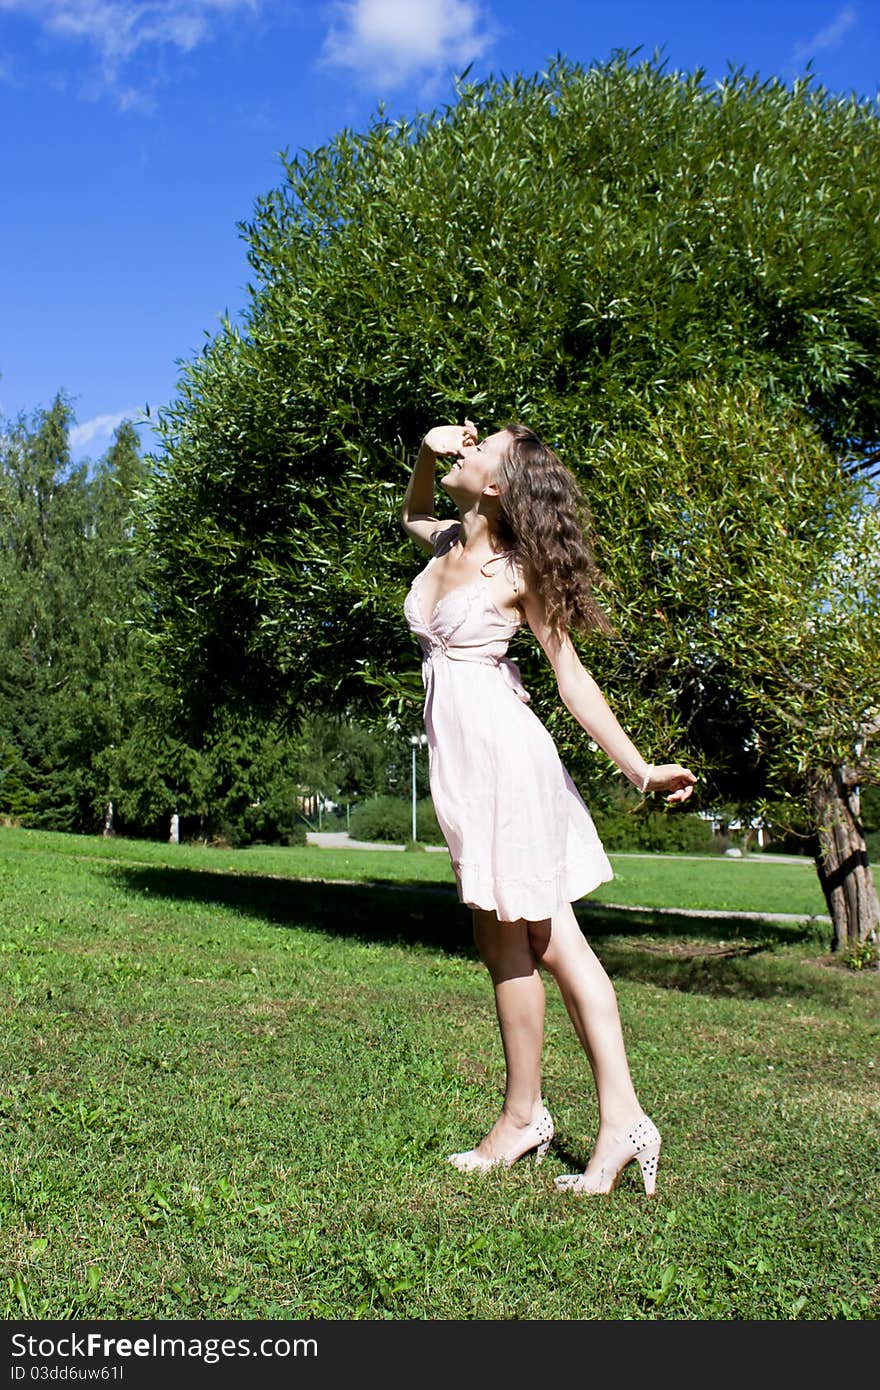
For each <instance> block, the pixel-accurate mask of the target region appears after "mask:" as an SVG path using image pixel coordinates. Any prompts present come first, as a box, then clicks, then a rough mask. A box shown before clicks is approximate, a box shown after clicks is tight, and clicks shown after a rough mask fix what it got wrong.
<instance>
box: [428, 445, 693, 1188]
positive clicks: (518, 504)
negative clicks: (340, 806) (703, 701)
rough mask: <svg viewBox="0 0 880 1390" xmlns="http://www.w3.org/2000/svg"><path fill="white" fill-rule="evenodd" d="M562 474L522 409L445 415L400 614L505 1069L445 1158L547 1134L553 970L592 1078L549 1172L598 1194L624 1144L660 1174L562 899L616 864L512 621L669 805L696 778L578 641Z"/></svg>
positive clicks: (475, 1163)
mask: <svg viewBox="0 0 880 1390" xmlns="http://www.w3.org/2000/svg"><path fill="white" fill-rule="evenodd" d="M438 456H443V457H449V458H451V460H452V462H451V464H450V466H449V468H448V471H447V472H446V473H445V475H444V476H443V477H442V478H441V480H440V486H441V487H442V488H443V489H444V491H445V492H446V493H447V494H448V496H449V497H451V498H452V500H453V501H454V503H455V505H456V507H457V509H458V519H457V520H455V521H451V520H445V521H439V520H438V519H437V518H436V517H435V516H434V514H433V513H434V480H435V470H436V461H437V458H438ZM582 515H583V499H582V497H581V494H580V491H579V489H578V485H577V482H576V480H575V478H574V477H573V475H572V474H571V473H570V472H569V471H568V469H566V468H565V467H564V466H563V465H562V464H561V463H560V461H559V459H558V458H557V457H556V455H555V454H554V453H553V451H552V450H551V449H550V448H548V446H547V445H546V444H544V443H543V442H542V440H541V439H539V437H538V436H537V435H536V434H535V433H534V432H533V431H532V430H530V429H527V428H526V427H525V426H523V425H509V426H507V428H506V429H503V430H499V431H498V432H497V433H495V434H491V435H489V436H488V437H487V438H485V439H483V440H481V441H479V442H478V440H477V431H476V427H475V426H474V425H473V424H472V423H471V422H470V421H466V422H465V424H464V425H463V426H460V425H441V426H438V427H437V428H435V429H432V430H430V431H429V433H428V434H427V435H426V436H425V439H424V441H423V443H422V446H421V448H420V450H419V454H418V458H417V459H416V464H415V467H414V469H413V473H412V476H411V478H410V481H409V485H408V487H407V490H406V496H405V498H404V502H403V509H402V512H401V522H402V525H403V528H404V530H405V531H406V532H407V533H408V534H409V535H410V536H412V537H413V539H414V540H415V541H416V542H417V543H418V544H419V545H420V546H421V548H422V549H423V550H425V551H427V552H430V553H431V555H432V558H431V560H429V562H428V564H427V565H426V566H425V568H424V569H423V570H422V571H421V573H420V574H418V575H417V576H416V578H415V581H414V582H413V585H412V587H411V589H410V591H409V593H408V594H407V597H406V602H405V604H404V614H405V616H406V620H407V623H408V625H409V627H410V629H411V630H412V632H413V633H414V634H415V636H416V637H417V639H418V641H419V644H420V646H421V649H422V656H423V661H422V679H423V682H424V685H425V711H424V717H425V727H426V730H427V734H428V763H429V776H430V785H431V796H432V799H433V802H434V807H435V809H436V812H437V819H438V821H439V823H440V827H441V829H442V831H443V834H444V837H445V839H446V842H447V845H448V847H449V853H450V856H451V859H452V865H453V869H454V871H455V876H456V881H457V886H458V894H459V898H460V899H461V901H462V902H463V903H465V904H466V905H467V906H469V907H470V908H471V909H472V912H473V923H474V939H475V942H476V945H477V948H478V950H479V953H480V956H481V959H482V960H483V962H484V963H485V965H486V966H487V968H488V970H489V973H490V975H491V978H492V983H493V986H494V991H495V1005H496V1010H497V1014H498V1022H499V1025H500V1029H501V1038H502V1043H503V1047H504V1057H505V1062H506V1068H507V1083H506V1089H505V1098H504V1105H503V1108H502V1111H501V1114H500V1116H499V1118H498V1120H497V1121H496V1123H495V1124H494V1125H493V1127H492V1129H491V1130H490V1131H489V1133H488V1134H487V1135H486V1136H485V1138H483V1139H482V1140H481V1141H480V1142H479V1143H478V1144H477V1146H476V1148H473V1149H469V1150H468V1151H467V1152H466V1153H458V1154H452V1155H451V1156H450V1162H452V1163H453V1164H455V1166H456V1167H458V1168H460V1169H463V1170H466V1171H470V1170H473V1169H486V1168H492V1167H495V1166H496V1165H499V1164H506V1165H508V1166H509V1165H510V1164H512V1163H514V1162H516V1160H517V1159H518V1158H521V1157H522V1156H523V1155H524V1154H527V1153H529V1152H531V1151H532V1150H534V1151H535V1153H536V1157H537V1160H538V1161H540V1160H541V1159H542V1158H543V1157H544V1155H545V1154H546V1152H547V1149H548V1147H549V1145H550V1141H551V1139H552V1137H553V1121H552V1120H551V1118H550V1115H549V1113H548V1111H547V1109H546V1107H545V1105H544V1102H543V1099H542V1095H541V1051H542V1044H543V1031H544V986H543V982H542V979H541V974H540V971H539V967H540V966H543V967H544V969H546V970H548V971H549V972H550V974H551V975H552V976H553V977H554V979H555V980H556V983H557V984H558V986H559V989H560V991H561V993H562V997H563V999H564V1001H565V1005H566V1008H567V1009H568V1012H569V1015H570V1017H571V1020H572V1023H573V1024H574V1028H575V1031H576V1033H577V1035H578V1038H579V1039H580V1041H581V1043H582V1045H583V1047H584V1050H585V1051H586V1054H587V1057H588V1058H589V1062H590V1066H591V1068H592V1071H593V1077H594V1080H595V1084H596V1090H597V1094H598V1102H599V1133H598V1136H597V1139H596V1144H595V1147H594V1150H593V1153H592V1156H591V1158H590V1161H589V1163H588V1164H587V1167H586V1170H585V1172H583V1173H582V1174H570V1175H567V1176H565V1177H560V1178H557V1179H556V1186H557V1187H558V1188H559V1189H561V1190H567V1191H569V1192H574V1193H600V1192H601V1193H605V1192H610V1191H611V1190H612V1189H613V1187H614V1184H615V1182H616V1181H617V1178H618V1176H619V1175H620V1173H621V1172H622V1171H623V1169H624V1168H625V1167H626V1166H627V1164H629V1163H630V1162H632V1161H633V1160H634V1159H635V1160H637V1161H638V1163H639V1165H640V1168H641V1171H642V1176H643V1178H644V1184H645V1191H646V1192H647V1193H652V1192H653V1191H654V1188H655V1182H656V1173H657V1161H658V1155H659V1152H660V1135H659V1133H658V1131H657V1129H656V1127H655V1125H654V1124H653V1122H652V1121H651V1120H650V1119H649V1118H648V1116H647V1115H646V1114H645V1113H644V1111H643V1109H642V1107H641V1105H640V1104H639V1101H638V1099H637V1097H636V1093H635V1090H634V1089H633V1083H632V1080H631V1078H630V1073H629V1066H628V1063H627V1058H626V1051H625V1048H624V1043H623V1035H622V1032H621V1027H620V1018H619V1014H618V1009H617V1000H616V997H615V994H614V990H613V988H612V985H611V982H610V980H609V979H608V976H607V975H606V974H605V971H604V970H603V968H602V966H601V965H600V963H599V961H598V960H597V958H596V956H595V955H594V954H593V952H592V950H591V949H590V947H589V945H588V944H587V942H586V940H585V938H584V936H583V935H582V933H581V930H580V928H579V926H578V923H577V919H576V917H575V915H574V912H573V911H572V907H571V904H572V902H573V901H575V900H576V899H578V898H581V897H583V896H584V894H586V893H589V892H591V891H592V890H593V889H594V888H596V887H597V886H598V884H600V883H603V882H605V881H606V880H608V879H610V878H612V877H613V873H612V869H611V865H610V864H609V862H608V858H607V856H606V854H605V851H604V850H603V848H602V845H601V842H600V840H599V837H598V835H597V833H596V829H595V826H594V825H593V821H592V819H591V817H590V814H589V811H588V810H587V808H586V806H585V805H584V803H583V801H582V800H581V797H580V796H579V794H578V792H577V789H576V788H575V786H574V783H573V782H572V780H571V777H570V776H569V774H568V772H567V770H566V768H565V767H564V766H563V764H562V763H561V761H560V759H559V755H558V753H557V750H556V746H555V744H554V742H553V740H552V738H551V736H550V734H549V733H548V731H547V729H546V728H545V727H544V725H543V724H542V723H541V721H540V720H539V719H538V718H537V717H536V716H535V714H534V713H533V712H532V711H531V710H530V709H529V708H528V701H529V696H528V694H527V693H526V691H525V690H524V689H523V686H522V681H521V679H520V674H519V671H518V669H517V667H516V666H515V664H514V663H513V662H512V661H510V660H509V659H508V658H507V656H506V651H507V645H508V642H509V640H510V638H511V637H512V636H513V634H514V633H515V632H516V630H517V628H518V627H519V626H520V625H521V622H522V620H523V619H525V621H526V622H527V623H528V625H529V627H530V628H531V630H532V632H534V634H535V636H536V637H537V639H538V641H539V643H540V644H541V647H542V648H543V650H544V652H545V653H546V656H547V659H548V660H549V662H550V664H551V666H552V667H553V670H554V672H555V675H556V681H557V685H558V689H559V695H560V698H561V700H562V702H563V704H565V706H566V707H567V708H568V709H569V710H570V711H571V713H572V714H573V715H574V717H575V719H577V721H578V723H579V724H581V725H582V727H583V728H584V729H585V730H586V732H587V733H588V734H589V735H590V737H591V738H592V739H594V740H595V741H596V743H598V744H599V746H600V747H601V748H602V749H604V751H605V752H606V753H607V754H608V756H609V757H610V758H612V759H613V761H614V762H615V763H616V764H617V765H618V767H619V768H620V770H621V771H622V772H623V773H624V775H625V776H627V777H628V778H629V779H630V781H632V782H633V783H634V784H635V785H636V786H637V787H639V788H640V790H641V791H642V792H643V793H649V792H657V791H666V792H667V793H668V795H667V797H666V800H667V801H668V802H670V803H681V802H684V801H686V800H687V798H688V797H689V796H690V794H691V790H692V787H693V784H694V782H695V781H696V778H695V777H694V774H693V773H692V772H689V771H688V769H687V768H684V767H681V766H679V764H678V763H667V764H664V765H663V766H659V767H655V766H653V765H651V764H649V763H647V762H646V761H645V759H644V758H643V757H642V755H641V754H640V753H639V751H638V749H637V748H636V747H635V745H634V744H633V743H631V742H630V740H629V738H628V737H627V735H626V734H625V732H624V731H623V729H622V728H621V726H620V724H619V723H618V722H617V720H616V718H615V716H614V714H613V713H612V711H611V709H610V707H609V706H608V704H607V703H606V701H605V699H604V697H603V695H602V692H601V691H600V689H599V687H598V686H597V685H596V683H595V681H594V680H593V679H592V677H591V676H590V675H589V674H588V672H587V671H586V670H585V669H584V667H583V666H582V664H581V662H580V660H579V659H578V656H577V653H576V651H575V649H574V646H573V645H572V642H571V639H570V637H569V635H568V634H569V630H570V629H572V628H575V629H577V628H580V629H584V630H587V629H589V628H591V627H598V628H599V629H601V630H603V631H609V630H610V627H609V624H608V620H607V618H606V617H605V615H604V614H603V613H602V610H601V608H600V607H599V606H598V604H597V603H596V602H595V600H594V598H593V596H592V589H591V582H592V581H593V580H594V579H595V578H596V571H595V565H594V561H593V556H592V552H591V550H590V547H589V545H588V543H587V540H586V538H585V535H584V531H583V527H582V524H581V521H580V519H579V518H580V517H581V516H582Z"/></svg>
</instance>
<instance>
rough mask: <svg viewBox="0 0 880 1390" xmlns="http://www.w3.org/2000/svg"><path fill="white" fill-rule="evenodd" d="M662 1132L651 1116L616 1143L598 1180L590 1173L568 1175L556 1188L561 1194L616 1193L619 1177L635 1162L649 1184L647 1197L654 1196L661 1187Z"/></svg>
mask: <svg viewBox="0 0 880 1390" xmlns="http://www.w3.org/2000/svg"><path fill="white" fill-rule="evenodd" d="M661 1142H662V1141H661V1139H660V1131H659V1130H658V1128H657V1126H656V1125H655V1124H654V1121H653V1120H650V1119H649V1118H648V1116H647V1115H643V1116H642V1118H641V1119H640V1120H639V1121H637V1123H636V1124H634V1125H633V1127H632V1129H629V1130H627V1131H626V1133H625V1134H622V1135H620V1136H619V1138H618V1139H616V1140H615V1143H614V1146H613V1147H612V1148H611V1150H610V1152H609V1154H608V1157H607V1158H606V1160H605V1162H604V1163H603V1165H602V1167H601V1168H600V1170H599V1175H598V1177H591V1178H588V1177H587V1175H586V1173H565V1174H564V1175H563V1176H562V1177H559V1178H556V1179H554V1186H555V1187H557V1188H558V1189H559V1191H560V1192H576V1193H589V1194H591V1195H594V1196H595V1195H602V1196H606V1195H607V1194H608V1193H610V1192H613V1191H614V1188H615V1185H616V1183H617V1180H618V1178H619V1177H620V1175H621V1173H622V1172H623V1170H624V1168H626V1167H627V1165H628V1164H630V1163H632V1161H633V1159H636V1160H637V1161H638V1165H639V1168H640V1169H641V1172H642V1181H643V1182H644V1184H645V1194H646V1195H647V1196H648V1197H653V1195H654V1189H655V1188H656V1186H657V1165H658V1163H659V1161H660V1144H661Z"/></svg>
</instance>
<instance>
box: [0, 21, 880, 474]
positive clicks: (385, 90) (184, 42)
mask: <svg viewBox="0 0 880 1390" xmlns="http://www.w3.org/2000/svg"><path fill="white" fill-rule="evenodd" d="M639 45H641V46H642V48H643V52H644V54H645V55H646V56H650V55H651V54H652V53H653V52H654V50H655V49H662V52H663V56H664V57H665V58H666V60H667V63H668V66H669V67H670V68H672V69H676V68H677V69H681V70H685V71H692V70H693V69H694V68H696V67H702V68H703V69H705V72H706V80H707V81H715V80H717V79H720V78H722V77H723V76H724V74H725V73H726V72H727V70H728V67H729V65H734V66H744V67H745V68H746V69H747V71H748V72H750V73H753V72H757V73H759V74H760V75H761V76H762V77H764V78H766V77H772V76H776V77H779V78H781V79H782V80H783V81H784V82H786V83H790V82H791V81H792V80H793V79H794V78H795V77H796V76H798V75H800V74H803V73H804V72H805V70H806V68H807V65H808V64H811V66H812V70H813V71H814V72H815V74H816V78H817V80H818V81H820V82H821V83H822V84H823V85H824V86H826V87H827V88H828V89H829V90H831V91H833V92H840V93H844V94H848V93H850V92H856V93H857V94H858V95H859V96H863V97H870V98H875V97H876V96H877V93H878V88H880V3H878V0H852V3H840V2H839V0H831V2H830V3H824V0H739V3H737V4H729V3H724V4H721V3H713V0H702V3H694V0H677V3H673V2H671V0H665V2H664V0H650V2H649V0H618V3H616V4H613V5H607V4H605V3H603V2H602V0H330V2H329V3H323V2H322V0H312V3H299V4H297V3H283V0H0V130H2V131H3V136H2V141H0V198H2V205H3V215H2V218H0V416H6V417H11V416H15V415H17V414H18V412H19V411H25V412H27V413H30V412H31V411H33V410H34V409H36V408H38V407H40V406H44V405H48V404H49V403H50V401H51V400H52V398H53V396H54V394H55V392H56V391H57V390H58V389H59V388H61V389H64V390H66V391H67V392H69V393H70V395H71V396H72V397H73V398H74V402H75V409H76V415H77V427H76V429H75V431H74V433H73V436H72V443H73V449H74V456H75V457H77V458H81V457H83V456H91V457H98V456H100V454H102V453H103V452H104V450H105V449H106V448H107V445H108V444H109V442H110V439H111V436H112V430H113V428H114V426H115V425H116V423H118V421H119V420H120V419H121V418H123V417H126V416H127V417H130V418H131V417H134V418H137V417H139V416H140V415H142V412H143V409H144V406H145V404H147V403H149V405H150V407H151V409H152V410H153V411H155V410H156V409H157V408H158V407H160V406H161V405H162V404H164V403H165V402H167V401H168V400H170V399H171V398H172V397H173V396H174V393H175V389H176V383H177V380H178V376H179V371H180V363H181V362H182V361H185V360H186V359H188V358H190V357H191V356H192V355H193V354H194V353H197V352H199V351H200V349H201V348H202V346H203V345H204V343H205V341H206V335H212V334H213V333H214V332H215V331H216V330H217V327H218V323H219V319H220V317H221V316H222V315H223V313H224V312H226V311H228V312H229V314H230V315H231V316H232V317H233V318H235V317H236V315H237V314H238V313H239V311H240V310H242V309H243V308H244V306H245V304H246V301H247V293H246V284H247V280H248V271H249V268H248V266H247V262H246V260H245V256H244V251H243V247H242V244H241V241H240V239H239V235H238V231H237V227H236V223H237V222H238V221H240V220H243V219H247V218H248V217H249V216H250V213H251V210H252V207H253V203H254V199H255V198H256V197H257V196H258V195H259V194H260V193H262V192H265V191H266V190H267V189H269V188H271V187H273V186H274V185H276V184H277V183H278V182H279V175H280V166H279V164H278V158H277V155H278V151H279V150H281V149H283V148H285V147H286V148H289V149H290V150H291V151H295V150H298V149H310V148H314V147H315V146H317V145H321V144H324V143H326V142H327V141H328V140H330V139H331V138H332V136H333V135H334V133H335V132H336V131H338V130H339V129H341V128H342V127H343V126H352V127H354V128H356V129H361V128H364V127H365V126H366V125H367V124H368V123H369V121H370V119H371V117H372V115H373V114H374V113H375V111H376V108H377V105H378V103H379V102H380V101H382V102H384V103H385V107H386V111H387V113H388V114H389V115H392V116H397V115H412V114H415V113H416V112H417V111H421V110H426V109H430V108H432V107H434V106H437V105H442V104H444V103H445V102H446V101H447V100H449V99H450V98H451V96H452V90H453V89H452V76H453V74H455V73H456V72H460V71H462V70H463V69H464V68H465V67H466V66H467V65H468V63H472V64H473V67H472V70H471V75H472V77H475V78H476V77H480V76H483V75H488V74H489V73H495V74H500V73H505V74H510V73H512V72H534V71H536V70H538V69H540V68H541V67H543V66H544V65H545V64H546V62H547V60H548V59H549V58H551V57H552V56H553V55H554V54H556V53H558V52H561V53H563V54H564V55H565V56H566V57H568V58H570V59H574V60H577V61H580V62H582V63H585V64H586V63H590V62H591V61H594V60H604V59H606V58H608V57H609V56H610V54H611V53H612V51H613V50H614V49H619V48H635V47H637V46H639ZM142 438H143V441H144V445H145V447H147V448H149V447H151V446H152V445H153V444H154V442H155V441H154V439H153V437H152V435H151V432H150V431H149V429H148V428H145V429H144V430H143V431H142Z"/></svg>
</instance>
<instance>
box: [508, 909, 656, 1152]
mask: <svg viewBox="0 0 880 1390" xmlns="http://www.w3.org/2000/svg"><path fill="white" fill-rule="evenodd" d="M528 935H529V943H530V945H531V949H532V952H533V953H534V956H535V958H536V959H537V960H538V961H539V962H540V964H541V965H542V966H543V967H544V968H545V969H547V970H549V971H550V973H551V975H552V976H553V978H554V979H555V980H556V983H557V984H558V986H559V990H560V993H561V995H562V998H563V1000H564V1001H565V1007H566V1008H567V1009H568V1013H569V1017H570V1018H571V1021H572V1023H573V1024H574V1028H575V1032H576V1033H577V1035H578V1038H579V1039H580V1041H581V1044H582V1046H583V1048H584V1051H585V1052H586V1054H587V1056H588V1058H589V1060H590V1066H591V1068H592V1071H593V1077H594V1079H595V1082H596V1092H597V1095H598V1100H599V1134H598V1137H597V1139H596V1146H595V1149H594V1151H593V1157H592V1158H591V1160H590V1164H589V1166H588V1169H587V1171H588V1172H590V1171H591V1169H593V1168H595V1169H596V1170H597V1171H598V1169H599V1168H600V1167H601V1164H602V1160H603V1157H604V1154H605V1152H606V1151H607V1148H608V1145H609V1143H610V1141H611V1140H612V1139H613V1138H614V1137H615V1136H617V1135H619V1134H620V1133H621V1132H622V1131H624V1130H626V1129H627V1128H628V1127H629V1126H630V1125H631V1124H633V1123H634V1122H635V1121H636V1120H638V1119H639V1118H640V1117H641V1115H642V1114H643V1113H644V1112H643V1110H642V1107H641V1105H640V1104H639V1100H638V1097H637V1095H636V1093H635V1090H634V1088H633V1083H632V1078H631V1076H630V1072H629V1063H628V1061H627V1057H626V1048H625V1046H624V1041H623V1031H622V1029H621V1026H620V1013H619V1011H618V1007H617V997H616V995H615V993H614V986H613V985H612V983H611V981H610V980H609V978H608V976H607V975H606V973H605V970H604V968H603V967H602V965H601V963H600V961H599V960H598V959H597V958H596V956H595V954H594V953H593V951H592V949H591V948H590V946H589V944H588V942H587V940H586V938H585V937H584V935H583V933H582V931H581V929H580V926H579V925H578V921H577V918H576V917H575V915H574V912H573V910H572V907H571V904H570V903H567V904H566V905H565V907H564V908H560V909H559V911H558V912H557V913H555V914H554V916H553V918H552V919H551V920H548V921H544V922H530V923H529V925H528Z"/></svg>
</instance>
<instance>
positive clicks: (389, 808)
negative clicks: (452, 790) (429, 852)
mask: <svg viewBox="0 0 880 1390" xmlns="http://www.w3.org/2000/svg"><path fill="white" fill-rule="evenodd" d="M349 829H350V832H351V835H352V837H353V839H355V840H375V841H378V842H380V843H384V844H397V845H400V844H406V843H407V842H408V841H410V840H411V839H412V804H411V802H409V801H404V800H403V799H402V798H401V797H399V796H373V797H370V799H369V800H368V801H362V802H361V803H360V805H359V806H355V808H354V810H353V811H352V813H351V825H350V827H349ZM416 838H417V839H418V840H419V841H421V842H422V843H424V844H431V845H437V844H442V842H443V835H442V833H441V830H440V826H439V825H438V824H437V817H436V815H435V813H434V803H433V802H432V801H431V798H430V797H423V798H422V800H421V801H418V802H417V803H416Z"/></svg>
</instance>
